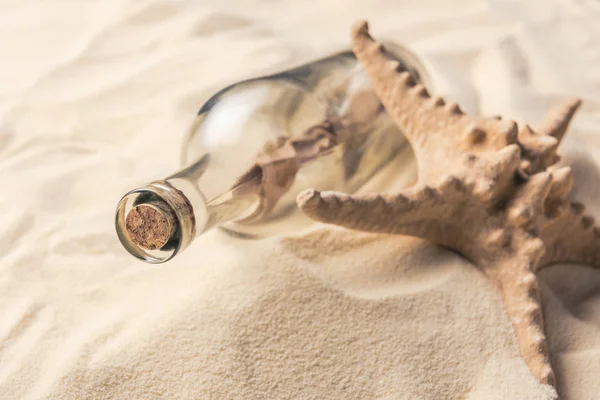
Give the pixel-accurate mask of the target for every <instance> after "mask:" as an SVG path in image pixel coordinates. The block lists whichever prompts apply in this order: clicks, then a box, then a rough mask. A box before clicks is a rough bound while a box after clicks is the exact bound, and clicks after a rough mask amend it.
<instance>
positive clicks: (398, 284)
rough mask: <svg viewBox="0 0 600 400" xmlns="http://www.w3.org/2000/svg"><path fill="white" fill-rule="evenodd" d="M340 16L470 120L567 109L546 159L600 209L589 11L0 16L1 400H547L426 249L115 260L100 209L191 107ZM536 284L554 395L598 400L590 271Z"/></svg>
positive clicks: (197, 252) (337, 22)
mask: <svg viewBox="0 0 600 400" xmlns="http://www.w3.org/2000/svg"><path fill="white" fill-rule="evenodd" d="M359 18H364V19H368V20H369V21H370V24H371V27H372V32H373V34H374V35H375V36H379V37H383V36H385V37H388V38H392V39H394V40H397V41H398V42H401V43H404V44H406V45H408V46H410V48H411V49H413V51H414V52H416V53H417V54H418V55H420V56H422V57H423V58H424V59H425V60H426V62H427V66H428V67H429V68H430V69H431V72H432V74H433V76H434V78H435V85H436V88H437V89H436V90H437V92H438V93H440V94H444V95H446V96H448V97H449V98H451V99H453V100H455V101H458V102H459V103H460V104H461V105H462V106H463V108H464V109H465V110H466V111H467V112H470V113H477V114H488V115H491V114H503V115H504V116H505V117H507V118H515V119H519V120H524V121H528V122H530V123H532V124H535V123H536V122H537V121H539V120H540V118H541V116H542V114H543V113H544V111H545V110H547V109H548V108H549V107H551V106H552V105H555V104H556V103H558V102H559V101H560V100H562V99H565V98H567V97H570V96H580V97H581V98H582V99H583V101H584V104H583V106H582V108H581V110H580V112H579V113H578V115H577V117H576V118H575V120H574V121H573V123H572V125H571V132H570V133H569V136H568V137H567V139H566V140H565V142H564V144H563V146H562V155H563V156H564V157H565V159H566V160H568V161H569V162H571V163H572V164H573V168H574V173H575V179H576V183H575V191H574V196H573V197H574V198H576V199H578V200H580V201H584V202H586V203H587V204H588V205H589V207H590V213H592V214H595V215H596V217H600V200H599V198H600V197H599V196H600V170H599V164H600V3H598V1H596V0H579V1H575V0H569V1H567V0H562V1H559V0H538V1H528V2H519V1H471V0H459V1H443V0H426V1H419V2H417V1H408V0H403V1H390V0H387V1H386V0H377V1H355V0H352V1H340V0H311V1H304V2H299V1H291V0H280V1H269V0H228V1H212V0H211V1H209V0H204V1H167V0H164V1H137V0H136V1H133V0H130V1H127V0H103V1H100V0H96V1H92V0H89V1H75V0H71V1H67V0H47V1H25V0H14V1H2V2H0V54H1V55H2V62H1V64H0V82H1V84H0V182H1V183H2V189H1V191H0V193H1V195H0V399H2V400H13V399H27V400H32V399H60V400H75V399H78V400H79V399H136V400H139V399H278V400H279V399H346V400H352V399H356V400H365V399H379V400H392V399H407V400H408V399H411V400H414V399H467V400H481V399H490V400H491V399H497V400H501V399H532V400H533V399H535V400H548V399H552V398H554V397H555V396H556V393H555V392H554V391H553V390H552V389H551V388H550V387H548V386H543V385H540V384H538V383H537V381H536V380H535V378H534V377H533V375H532V374H531V373H530V372H529V370H528V369H527V367H526V366H525V363H524V362H523V361H522V359H521V358H520V356H519V352H518V348H517V344H516V341H515V338H514V335H513V332H512V328H511V326H510V323H509V321H508V318H507V317H506V315H505V314H504V312H503V307H502V304H501V302H500V299H499V297H498V295H497V294H496V292H495V289H494V288H493V287H492V285H491V284H490V283H489V282H488V281H487V280H486V279H485V278H484V277H483V276H482V275H481V273H480V272H478V271H477V270H476V269H475V268H474V267H473V265H471V264H470V263H469V262H467V261H465V260H464V259H463V258H461V257H459V256H457V255H456V254H453V253H451V252H449V251H447V250H444V249H441V248H439V247H436V246H433V245H431V244H429V243H426V242H424V241H420V240H417V239H412V238H408V237H401V236H383V235H370V234H363V233H356V232H351V231H346V230H343V229H336V228H331V227H326V226H314V227H312V228H311V229H309V230H308V231H306V232H301V233H295V234H294V235H291V236H286V237H283V236H282V237H274V238H270V239H265V240H260V241H243V240H239V239H234V238H231V237H229V236H227V235H225V234H223V233H221V232H219V231H213V232H211V233H209V234H207V235H205V236H203V237H201V238H199V239H197V240H196V241H195V242H194V243H193V245H192V246H191V247H190V248H189V249H188V250H186V251H185V252H184V253H183V254H181V255H179V256H178V257H177V258H176V259H174V260H173V261H171V262H169V263H167V264H163V265H159V266H151V265H148V264H144V263H141V262H139V261H137V260H135V259H134V258H133V257H131V256H130V255H129V254H127V253H126V252H125V250H123V249H122V247H121V245H120V244H119V242H118V240H117V237H116V234H115V231H114V225H113V220H114V219H113V218H114V209H115V206H116V204H117V202H118V200H119V198H120V197H121V196H122V195H123V194H124V193H125V192H127V191H128V190H130V189H132V188H135V187H137V186H139V185H140V184H144V183H145V182H148V181H151V180H154V179H156V178H161V177H164V176H166V175H168V174H169V173H171V172H172V171H174V170H175V169H177V168H178V167H179V160H180V158H179V155H180V150H181V143H182V140H183V135H184V134H185V130H186V128H187V127H188V124H189V123H190V122H191V120H192V118H193V116H194V114H195V113H196V111H197V109H198V108H199V106H200V105H201V104H202V103H203V101H205V100H206V99H207V98H208V97H209V96H210V95H212V94H213V93H214V92H215V91H216V90H218V89H220V88H222V87H224V86H225V85H228V84H230V83H233V82H235V81H237V80H240V79H242V78H247V77H252V76H255V75H257V74H262V73H264V72H268V71H276V70H279V69H284V68H286V67H289V66H292V65H297V64H299V63H302V62H305V61H309V60H311V59H314V58H316V57H320V56H324V55H327V54H329V53H330V52H332V51H335V50H338V49H340V48H345V47H347V46H348V45H349V32H350V27H351V25H352V23H353V22H354V21H355V20H356V19H359ZM440 161H441V162H443V160H440ZM397 166H398V167H399V168H398V169H397V171H399V172H398V173H397V175H395V176H394V179H395V180H396V181H395V182H396V184H397V185H398V186H401V185H404V184H406V183H407V182H410V180H411V179H413V178H414V175H415V168H414V165H412V163H411V161H410V160H409V159H407V158H405V159H400V160H398V165H397ZM541 289H542V297H543V308H544V312H545V318H546V325H547V327H546V332H547V336H548V338H549V344H550V349H551V353H552V355H553V365H554V367H555V371H556V374H557V380H558V385H559V392H560V395H561V398H562V399H563V400H597V399H600V374H599V373H600V271H599V270H596V271H593V270H592V269H591V268H588V267H584V266H578V265H559V266H556V267H553V268H550V269H546V270H544V271H543V272H542V273H541Z"/></svg>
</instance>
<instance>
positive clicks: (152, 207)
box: [115, 181, 195, 264]
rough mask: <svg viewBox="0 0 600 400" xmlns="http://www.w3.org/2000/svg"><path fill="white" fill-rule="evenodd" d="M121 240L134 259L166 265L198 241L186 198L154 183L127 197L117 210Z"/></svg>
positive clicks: (171, 187)
mask: <svg viewBox="0 0 600 400" xmlns="http://www.w3.org/2000/svg"><path fill="white" fill-rule="evenodd" d="M115 227H116V230H117V236H118V237H119V240H120V241H121V244H122V245H123V247H125V249H126V250H127V251H128V252H129V253H130V254H131V255H133V256H134V257H136V258H138V259H140V260H142V261H145V262H148V263H151V264H160V263H164V262H166V261H168V260H170V259H172V258H173V257H175V255H176V254H177V253H179V252H180V251H182V250H183V249H185V248H186V247H187V246H188V245H189V244H190V242H191V241H192V239H193V237H194V230H195V218H194V212H193V209H192V206H191V204H190V202H189V200H188V199H187V198H186V197H185V195H184V194H183V193H182V192H181V191H179V190H177V189H176V188H174V187H173V186H171V185H170V184H169V183H167V182H166V181H158V182H152V183H150V184H149V185H146V186H144V187H142V188H138V189H134V190H132V191H130V192H129V193H127V194H126V195H125V196H123V198H122V199H121V201H119V204H118V206H117V211H116V215H115Z"/></svg>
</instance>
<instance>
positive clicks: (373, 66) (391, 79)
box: [352, 21, 470, 143]
mask: <svg viewBox="0 0 600 400" xmlns="http://www.w3.org/2000/svg"><path fill="white" fill-rule="evenodd" d="M352 50H353V52H354V54H355V55H356V58H357V59H358V60H359V61H360V63H361V65H362V66H363V68H364V70H365V71H366V73H367V75H368V76H369V79H370V81H371V85H372V87H373V89H374V91H375V93H376V94H377V96H378V97H379V99H380V100H381V102H382V104H383V105H384V106H385V108H386V109H387V111H388V113H389V114H390V115H391V116H392V117H393V118H394V120H395V122H396V123H397V124H398V126H399V127H400V129H401V130H402V131H403V132H404V133H405V135H406V136H407V139H408V140H409V141H410V142H413V143H414V142H415V141H418V140H419V138H418V137H417V136H418V135H420V134H421V133H422V132H426V133H427V134H433V133H434V132H438V131H440V130H443V128H445V127H448V126H450V125H455V124H456V123H459V122H462V125H463V128H464V129H463V130H466V128H467V126H468V124H469V122H470V121H469V118H468V117H467V116H465V115H464V114H463V113H462V111H461V110H460V108H459V107H458V105H457V104H455V103H452V104H446V102H445V101H444V100H443V99H441V98H430V96H429V93H428V92H427V89H426V88H425V87H424V86H423V85H422V84H417V82H416V81H415V80H414V79H413V77H412V76H411V74H410V73H409V72H408V70H406V69H405V68H404V66H403V65H402V64H401V63H400V62H399V61H398V60H396V59H394V58H393V57H392V56H391V55H389V54H388V53H387V52H386V50H385V48H384V46H383V45H382V44H381V43H379V42H376V41H375V40H374V39H373V38H372V37H371V36H370V34H369V32H368V24H367V22H366V21H359V22H357V23H356V24H355V25H354V27H353V30H352ZM464 119H467V121H464Z"/></svg>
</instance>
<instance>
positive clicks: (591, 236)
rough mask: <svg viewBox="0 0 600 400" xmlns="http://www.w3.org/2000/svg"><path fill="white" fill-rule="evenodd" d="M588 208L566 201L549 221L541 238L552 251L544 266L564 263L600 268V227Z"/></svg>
mask: <svg viewBox="0 0 600 400" xmlns="http://www.w3.org/2000/svg"><path fill="white" fill-rule="evenodd" d="M584 211H585V209H584V206H583V205H582V204H580V203H566V204H565V205H564V206H563V207H562V209H561V210H559V211H558V212H559V215H557V216H554V217H553V218H549V219H547V220H546V223H545V224H544V225H543V227H542V229H541V231H540V237H541V238H542V239H543V240H544V242H545V243H546V246H547V249H548V253H547V254H546V255H545V256H544V258H543V260H542V263H541V264H540V268H543V267H546V266H549V265H552V264H556V263H560V262H567V263H577V264H586V265H590V266H593V267H595V268H600V228H599V227H597V226H595V225H594V218H593V217H591V216H589V215H585V214H584Z"/></svg>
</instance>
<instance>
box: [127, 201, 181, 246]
mask: <svg viewBox="0 0 600 400" xmlns="http://www.w3.org/2000/svg"><path fill="white" fill-rule="evenodd" d="M173 226H174V223H173V217H172V216H171V214H170V213H169V212H168V211H166V210H163V209H162V208H160V207H157V206H156V205H153V204H140V205H138V206H135V207H133V208H132V209H131V211H129V213H128V214H127V218H126V219H125V229H126V230H127V234H128V235H129V237H130V239H131V241H132V242H133V243H135V244H136V245H138V246H140V247H141V248H143V249H146V250H156V249H160V248H161V247H163V246H164V245H165V244H166V243H167V242H168V241H169V238H170V237H171V231H172V229H173Z"/></svg>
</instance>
